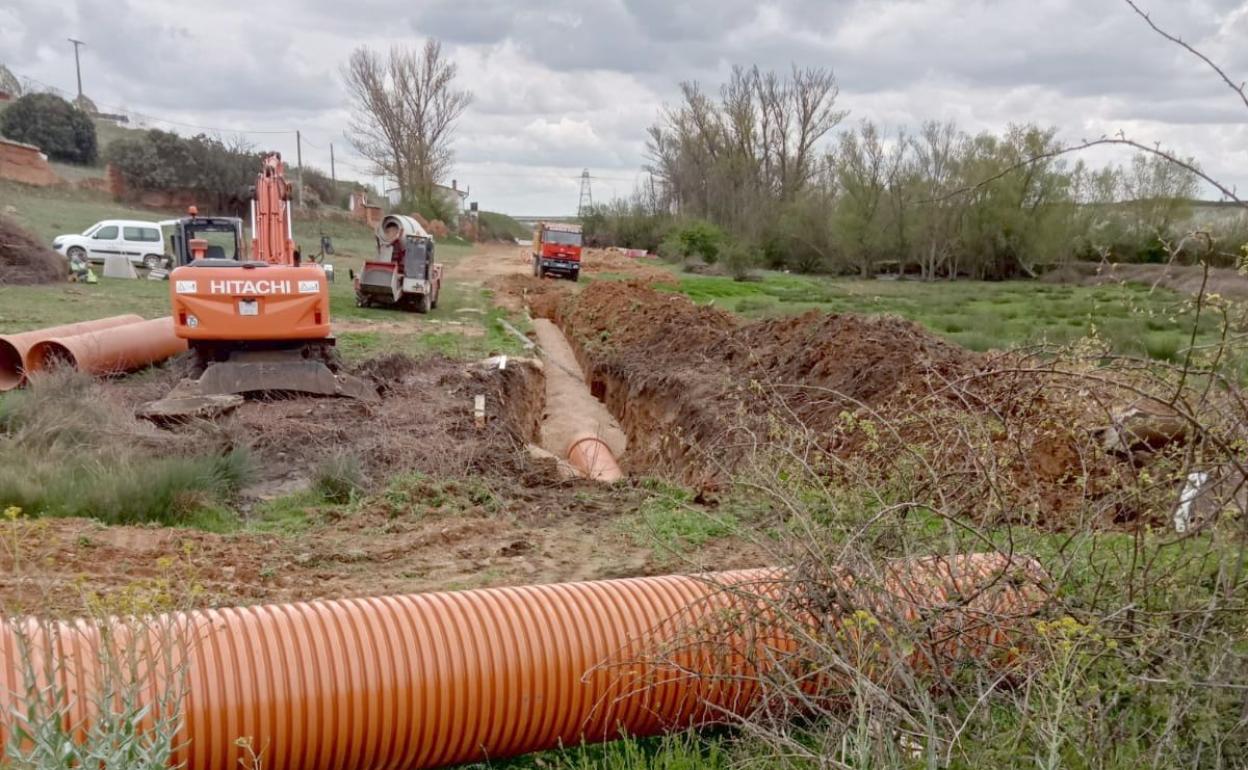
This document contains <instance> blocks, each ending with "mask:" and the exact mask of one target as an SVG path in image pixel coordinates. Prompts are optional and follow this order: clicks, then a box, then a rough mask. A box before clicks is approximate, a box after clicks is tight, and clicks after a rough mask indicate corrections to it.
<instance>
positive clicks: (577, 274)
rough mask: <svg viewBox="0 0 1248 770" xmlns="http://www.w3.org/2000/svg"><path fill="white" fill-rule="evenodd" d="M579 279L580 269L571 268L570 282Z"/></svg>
mask: <svg viewBox="0 0 1248 770" xmlns="http://www.w3.org/2000/svg"><path fill="white" fill-rule="evenodd" d="M579 280H581V271H580V270H573V271H572V282H573V283H576V282H577V281H579Z"/></svg>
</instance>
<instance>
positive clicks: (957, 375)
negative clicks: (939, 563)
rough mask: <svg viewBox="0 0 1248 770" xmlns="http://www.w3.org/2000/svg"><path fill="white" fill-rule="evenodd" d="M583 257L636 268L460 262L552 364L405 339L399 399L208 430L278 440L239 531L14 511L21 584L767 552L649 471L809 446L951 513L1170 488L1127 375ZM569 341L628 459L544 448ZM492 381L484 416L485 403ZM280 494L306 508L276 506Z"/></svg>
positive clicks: (1123, 516)
mask: <svg viewBox="0 0 1248 770" xmlns="http://www.w3.org/2000/svg"><path fill="white" fill-rule="evenodd" d="M586 270H587V271H589V272H590V274H591V275H592V274H593V272H594V271H598V272H599V274H600V275H608V274H609V275H610V277H614V278H620V277H623V278H624V279H626V280H615V281H595V282H582V283H578V284H573V283H571V282H567V281H552V280H538V279H535V278H533V277H532V275H531V265H530V262H529V259H528V255H527V251H526V250H525V249H523V248H519V247H512V246H501V245H498V246H490V247H483V248H480V249H478V250H476V251H474V252H473V253H472V254H471V255H469V256H468V257H466V258H464V259H463V260H461V261H460V262H459V263H458V264H457V265H455V266H454V268H453V270H452V271H451V278H450V279H451V280H457V281H465V282H476V283H479V284H481V285H483V286H485V287H488V288H490V289H492V290H493V291H494V295H495V301H496V302H498V303H499V304H501V305H503V306H505V307H508V308H511V309H513V310H517V311H525V312H529V313H531V314H532V316H533V317H536V318H542V319H548V320H549V321H550V322H551V324H550V326H548V327H546V328H545V329H544V330H543V335H544V336H545V340H544V341H545V343H546V344H545V345H544V346H539V347H538V348H537V349H536V350H535V353H534V354H535V355H541V354H543V353H547V355H549V353H548V351H545V350H543V347H548V348H550V349H551V350H552V351H554V353H555V355H554V358H548V359H547V362H546V364H544V365H543V364H541V363H538V362H527V361H516V360H512V361H511V362H510V363H509V365H508V366H507V368H506V369H505V370H502V371H500V370H499V369H498V367H497V364H493V365H488V364H485V363H483V362H467V363H465V362H461V361H452V360H448V359H441V358H429V359H424V360H419V361H415V360H411V359H406V358H402V357H390V358H385V359H379V360H375V361H371V362H368V363H366V364H365V365H363V366H361V367H360V370H359V372H358V374H360V375H361V376H365V377H370V378H372V379H373V380H374V382H376V383H377V384H378V386H379V387H380V388H381V389H382V392H383V395H384V398H383V400H382V402H381V403H380V404H378V405H367V404H361V403H356V402H350V401H342V400H333V399H302V398H296V399H288V400H277V401H269V402H248V403H247V404H246V405H245V406H244V407H243V408H242V409H241V410H239V411H238V412H237V413H236V414H235V415H233V416H232V417H230V418H229V419H227V420H225V421H223V422H221V423H220V424H218V425H215V426H212V427H211V428H204V427H202V426H201V427H199V428H197V429H196V430H197V431H199V433H197V434H195V435H196V436H199V437H202V436H203V435H204V433H203V432H204V431H208V432H210V433H212V434H213V438H212V440H213V441H215V442H217V443H222V442H224V443H225V444H232V445H242V446H247V447H249V448H250V449H251V451H252V453H253V457H255V458H257V459H256V463H257V468H256V478H255V479H254V480H253V481H252V483H251V484H250V485H249V486H248V488H247V489H245V490H244V491H243V493H242V495H241V496H240V499H239V500H238V501H237V507H238V509H239V510H240V511H242V513H243V515H244V518H245V522H244V526H243V527H242V528H241V530H239V531H236V532H232V533H229V534H213V533H209V532H204V531H199V530H190V529H171V528H160V527H104V526H102V525H100V524H97V523H94V522H90V521H83V520H41V521H35V522H17V523H15V524H13V525H12V526H10V527H9V529H8V530H7V532H6V536H5V538H4V539H3V540H2V541H0V542H3V544H4V547H3V548H0V604H2V605H3V606H6V607H9V608H26V609H40V610H42V611H44V612H50V613H58V614H63V613H70V612H74V611H77V610H78V609H80V608H81V607H82V605H83V596H84V594H89V593H91V592H98V591H104V590H115V589H121V588H124V587H130V588H131V589H133V588H134V587H135V586H136V585H137V586H138V587H139V588H143V587H144V586H146V587H149V588H150V587H152V586H154V587H155V590H168V591H172V592H173V593H175V594H177V595H178V596H179V597H181V600H182V601H189V602H192V603H194V604H197V605H219V604H226V603H240V602H241V603H252V602H264V601H283V600H304V599H314V598H320V597H342V596H354V595H364V594H380V593H401V592H413V591H425V590H431V589H449V588H464V587H477V586H486V585H504V584H522V583H540V582H552V581H566V580H579V579H593V578H606V577H618V576H625V575H642V574H655V573H661V572H669V571H673V570H677V569H679V570H696V569H700V568H703V567H708V568H711V567H713V568H716V569H723V568H733V567H746V566H760V565H762V564H765V563H767V562H768V557H767V555H766V553H765V552H764V551H763V550H762V549H761V548H760V547H758V546H756V545H754V544H751V543H749V542H746V541H745V540H742V539H739V538H736V537H722V538H717V539H716V538H712V539H711V540H710V541H709V542H707V543H706V544H704V545H702V546H700V547H696V548H690V549H686V550H685V551H683V552H682V553H680V554H672V553H670V552H667V551H664V550H663V549H662V548H661V547H658V546H656V543H655V542H654V541H652V540H648V539H647V537H646V536H645V533H644V532H639V531H638V527H637V521H638V520H639V519H640V517H641V513H642V511H644V510H646V509H647V506H649V505H651V504H652V502H653V499H654V496H655V494H656V492H655V487H654V485H652V484H649V483H646V482H644V481H642V480H643V479H661V480H667V481H670V482H674V483H679V484H681V485H683V486H685V487H687V488H690V489H691V490H692V492H693V494H694V495H696V497H694V498H693V502H690V503H688V505H690V506H696V507H697V508H698V510H705V509H706V506H714V505H715V504H716V501H717V500H721V499H723V497H724V496H725V495H726V494H727V491H728V487H729V486H730V483H731V480H732V479H733V478H741V477H746V478H748V479H751V480H752V481H755V482H758V483H760V484H763V485H766V484H774V483H777V480H784V483H786V484H789V485H790V486H791V485H792V484H793V483H794V482H793V479H794V478H796V477H795V476H794V475H793V471H794V469H795V468H798V470H800V471H801V472H809V473H811V474H814V475H817V476H818V477H820V478H823V479H828V478H830V479H832V480H834V481H836V482H837V483H838V484H839V485H840V487H841V488H843V489H847V490H851V491H869V490H871V489H876V488H882V486H880V485H883V484H884V483H885V482H886V481H887V482H888V483H890V484H894V485H896V484H898V483H902V484H908V485H910V486H909V487H908V488H906V487H904V486H903V487H897V486H894V487H893V488H892V490H891V492H890V494H892V495H904V494H907V493H911V492H913V493H914V494H916V495H922V496H923V499H926V500H931V499H937V500H940V501H942V503H943V510H941V511H940V512H939V513H940V514H941V515H945V516H948V517H951V518H956V519H960V520H965V521H967V522H971V523H976V524H978V523H983V524H994V525H995V524H1000V523H1002V522H1024V523H1027V524H1030V525H1037V526H1040V527H1042V528H1050V529H1058V530H1072V529H1077V528H1080V527H1089V526H1092V527H1100V526H1114V525H1115V524H1117V523H1122V522H1131V521H1135V520H1136V519H1138V517H1139V516H1140V511H1142V510H1150V511H1153V512H1154V513H1155V512H1156V511H1157V510H1162V509H1163V508H1164V505H1158V500H1156V499H1143V498H1141V497H1139V496H1138V495H1136V496H1133V495H1135V493H1122V492H1121V490H1125V489H1132V490H1138V489H1139V484H1138V483H1137V484H1132V483H1127V482H1128V481H1129V480H1130V479H1133V478H1136V477H1137V476H1138V474H1139V473H1140V470H1141V468H1148V467H1150V465H1149V464H1150V463H1152V462H1154V460H1153V459H1151V458H1152V457H1154V456H1149V457H1144V458H1143V459H1141V457H1140V455H1139V454H1138V453H1137V454H1134V455H1132V454H1126V455H1124V454H1121V453H1120V454H1115V453H1113V452H1109V451H1106V449H1105V447H1104V446H1103V443H1102V438H1101V430H1102V429H1103V428H1104V426H1105V425H1107V424H1109V423H1111V422H1112V419H1113V415H1114V413H1115V411H1116V410H1117V409H1119V408H1120V407H1121V406H1123V405H1124V403H1125V394H1127V393H1129V389H1124V388H1120V387H1117V386H1115V385H1112V384H1106V383H1104V382H1101V383H1099V384H1097V383H1094V382H1092V381H1089V380H1087V379H1086V378H1081V377H1079V376H1078V375H1079V373H1078V372H1072V371H1069V370H1061V371H1058V370H1057V369H1055V368H1052V367H1051V366H1050V365H1049V364H1046V363H1040V362H1036V361H1029V360H1025V359H1021V358H1018V357H1010V356H996V357H990V356H986V355H982V354H977V353H972V352H969V351H966V350H964V349H962V348H959V347H957V346H956V345H953V344H950V343H947V342H945V341H943V340H941V339H939V338H937V337H935V336H934V335H932V334H930V333H928V332H926V331H925V330H923V329H922V328H920V327H918V326H916V325H914V324H911V323H909V322H907V321H904V320H901V319H897V318H889V317H880V318H864V317H860V316H853V315H837V314H820V313H810V314H807V315H803V316H798V317H793V318H782V319H772V320H765V321H759V322H754V323H746V322H743V321H742V320H741V319H740V318H738V317H736V316H734V315H732V314H729V313H726V312H723V311H720V310H716V309H713V308H709V307H705V306H699V305H696V304H694V303H692V302H690V301H689V300H688V299H686V298H684V297H682V296H678V295H674V294H670V293H666V292H662V291H658V290H656V289H655V288H654V283H655V281H656V280H657V279H659V278H662V277H664V276H667V275H670V274H669V273H666V272H665V271H663V270H661V269H660V268H657V267H654V266H652V265H647V264H645V263H639V262H636V261H635V260H631V259H629V258H628V257H624V256H623V255H619V254H614V253H608V252H591V253H590V254H588V255H587V258H586ZM422 323H423V322H422ZM556 329H561V330H562V331H563V332H564V333H565V335H566V339H567V341H568V342H569V343H570V347H569V348H567V349H565V350H562V352H560V351H559V350H557V349H556V348H558V346H556V345H554V344H553V343H552V342H551V340H550V339H549V335H550V333H552V332H553V331H554V330H556ZM560 362H562V363H560ZM552 365H554V366H555V367H556V368H557V369H558V370H559V371H561V372H566V371H569V370H573V369H575V368H576V367H578V366H579V368H580V370H581V371H582V372H583V376H584V378H585V380H586V381H587V384H588V386H589V391H590V392H592V394H593V396H595V397H597V398H598V399H600V400H601V402H602V404H603V405H605V407H606V410H605V411H604V410H601V406H600V405H598V404H596V403H595V402H593V401H592V400H590V405H591V406H593V407H595V408H597V409H598V410H599V411H597V412H595V413H593V415H591V418H590V419H592V420H594V421H595V424H596V425H598V426H599V428H600V429H601V431H602V432H609V431H613V430H616V427H615V426H616V424H617V423H618V430H619V433H618V434H612V443H614V444H615V445H616V447H617V449H619V450H622V451H621V458H620V459H621V462H622V465H623V466H624V468H625V470H626V471H627V472H629V473H630V475H631V478H630V480H629V481H627V482H625V483H622V484H619V485H616V486H613V487H608V486H603V485H596V484H591V483H588V482H584V481H577V480H569V479H568V478H567V477H566V474H565V473H562V472H561V469H560V468H559V466H558V464H557V463H556V462H555V461H554V460H553V459H552V458H551V457H550V455H549V453H543V452H540V451H538V450H536V449H535V445H541V444H543V443H545V444H546V446H547V448H548V449H549V448H552V447H553V448H554V449H555V450H557V449H558V447H557V446H555V445H556V444H559V443H564V442H566V435H565V434H566V433H567V432H568V430H570V428H569V427H568V425H567V423H566V421H565V420H564V419H563V418H565V417H566V416H567V415H566V414H565V410H562V409H561V408H560V405H561V404H562V405H564V406H566V405H567V404H571V403H574V402H575V401H576V400H577V399H572V398H570V397H568V396H567V395H566V394H565V395H560V393H561V391H559V388H560V387H566V386H567V385H568V383H567V382H564V383H562V384H560V383H558V382H555V381H553V380H550V379H548V376H547V375H548V371H547V370H548V369H550V367H551V366H552ZM1046 367H1049V368H1046ZM173 377H174V375H173V373H172V372H169V373H167V374H165V375H161V374H159V373H156V374H153V373H148V374H146V375H144V376H142V377H137V378H130V379H127V380H121V381H114V382H107V383H101V384H100V385H99V389H100V391H99V392H100V395H101V397H102V398H106V399H108V400H109V401H110V402H112V403H117V404H122V405H125V406H135V405H138V404H139V403H142V402H143V401H145V400H148V399H151V398H155V397H157V396H159V395H161V393H163V392H164V391H165V390H166V389H167V388H168V387H169V386H170V384H171V382H172V378H173ZM1127 384H1132V383H1127ZM552 388H554V390H553V395H552V390H551V389H552ZM479 395H484V396H485V399H486V414H487V419H486V421H485V423H484V425H481V424H478V422H477V420H476V419H475V418H474V413H473V402H474V398H475V397H476V396H479ZM552 400H553V401H558V402H559V403H552V402H551V401H552ZM588 413H589V412H587V414H588ZM543 438H545V441H543ZM188 440H190V438H188ZM554 453H555V454H557V451H555V452H554ZM336 456H347V457H349V458H351V459H352V460H353V461H354V462H357V463H358V465H359V468H360V471H361V474H362V481H363V486H362V489H361V491H360V492H359V493H358V495H357V496H356V498H355V500H354V501H353V502H352V503H350V504H348V505H335V506H321V505H317V504H316V503H315V502H312V503H307V502H301V498H300V497H299V495H301V494H303V493H304V491H305V490H307V489H308V488H309V486H311V485H312V484H313V483H314V479H315V478H316V477H317V468H318V467H319V466H320V465H321V464H323V463H324V462H325V460H326V458H332V457H336ZM1155 456H1164V453H1159V454H1157V455H1155ZM563 470H566V469H563ZM898 480H901V481H900V482H899V481H898ZM1170 491H1171V490H1168V489H1160V490H1159V491H1158V495H1159V496H1160V497H1161V498H1164V497H1165V495H1169V494H1170ZM275 505H281V506H282V510H283V511H284V512H285V513H284V514H283V517H278V518H277V520H276V521H274V520H272V519H273V517H272V512H273V506H275ZM682 505H685V503H682ZM266 512H267V513H266ZM265 516H268V517H269V518H268V519H265V518H264V517H265ZM1159 523H1164V522H1159ZM192 586H194V587H197V590H196V591H195V592H191V591H189V589H190V587H192Z"/></svg>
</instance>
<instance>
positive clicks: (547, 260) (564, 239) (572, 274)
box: [533, 222, 581, 281]
mask: <svg viewBox="0 0 1248 770" xmlns="http://www.w3.org/2000/svg"><path fill="white" fill-rule="evenodd" d="M533 275H535V276H537V277H538V278H544V277H546V276H547V275H554V276H558V277H561V278H567V279H568V280H570V281H576V280H579V279H580V277H581V226H580V225H569V224H564V223H562V222H540V223H538V225H537V228H536V229H535V230H534V231H533Z"/></svg>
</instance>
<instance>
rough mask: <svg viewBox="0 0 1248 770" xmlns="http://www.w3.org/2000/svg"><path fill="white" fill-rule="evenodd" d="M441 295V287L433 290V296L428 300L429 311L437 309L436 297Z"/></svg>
mask: <svg viewBox="0 0 1248 770" xmlns="http://www.w3.org/2000/svg"><path fill="white" fill-rule="evenodd" d="M441 293H442V287H441V286H439V287H438V288H436V289H434V290H433V296H431V297H430V298H429V309H430V310H437V308H438V295H439V294H441Z"/></svg>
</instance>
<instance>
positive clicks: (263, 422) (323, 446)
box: [104, 354, 543, 491]
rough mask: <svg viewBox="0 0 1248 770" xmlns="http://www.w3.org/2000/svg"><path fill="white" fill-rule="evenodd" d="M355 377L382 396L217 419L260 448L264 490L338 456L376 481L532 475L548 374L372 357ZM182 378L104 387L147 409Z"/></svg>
mask: <svg viewBox="0 0 1248 770" xmlns="http://www.w3.org/2000/svg"><path fill="white" fill-rule="evenodd" d="M173 369H176V367H174V368H173ZM352 373H353V374H355V375H356V376H359V377H362V378H364V379H367V380H369V381H371V382H372V383H373V384H374V385H376V386H377V387H378V390H379V392H380V393H381V395H382V400H381V401H380V402H379V403H376V404H367V403H364V402H360V401H353V400H350V399H338V398H301V397H296V398H277V399H273V400H249V401H247V402H246V403H245V404H243V406H242V407H241V408H240V409H239V410H238V411H237V412H236V413H234V414H233V415H231V416H230V417H229V418H226V419H224V420H221V421H219V422H218V423H217V426H216V427H217V428H218V429H219V430H221V431H225V432H228V434H229V435H230V436H231V437H233V440H234V441H236V442H238V443H242V444H245V445H247V446H249V447H250V448H251V449H252V452H253V455H254V456H255V457H256V458H257V459H258V463H257V465H258V467H257V472H258V474H259V476H260V479H259V481H260V482H261V484H260V488H261V489H262V490H263V488H264V486H265V485H269V486H276V487H280V486H281V484H282V482H290V483H291V484H292V485H293V484H296V483H297V482H298V481H300V480H306V479H307V478H308V477H309V476H310V475H311V474H312V473H314V471H315V469H316V468H317V466H318V465H319V464H321V463H323V462H324V461H325V460H326V458H328V457H332V456H334V455H350V456H351V457H352V458H353V459H354V460H355V461H357V462H358V463H359V466H360V468H361V470H362V471H363V473H364V475H365V477H366V479H365V480H366V481H368V482H372V483H377V482H380V481H383V480H384V479H385V478H387V477H388V476H389V475H391V474H392V473H395V472H399V471H410V470H414V469H415V470H419V471H420V472H421V473H426V474H430V475H438V476H454V477H464V476H468V475H476V474H486V475H498V474H519V473H523V472H524V471H525V470H526V468H525V461H524V457H525V453H524V446H525V444H527V443H529V442H531V441H533V440H534V437H535V436H536V435H537V432H538V424H539V422H540V420H541V415H542V401H543V396H542V385H543V379H542V375H541V372H540V370H539V369H538V367H537V366H536V364H534V363H533V362H528V361H524V360H517V359H512V360H510V361H509V362H508V366H507V368H506V369H504V370H501V371H500V370H499V369H498V368H497V366H494V365H487V364H478V365H465V364H464V363H463V362H462V361H453V360H450V359H446V358H441V357H436V356H435V357H431V358H426V359H419V360H418V359H414V358H410V357H408V356H404V355H399V354H395V355H389V356H384V357H381V358H377V359H372V360H370V361H366V362H364V363H362V364H361V365H360V366H359V367H357V368H356V369H355V370H354V371H353V372H352ZM176 376H177V375H176V371H172V370H171V371H170V373H169V375H168V376H166V377H153V378H151V379H149V380H147V381H145V382H143V383H141V384H131V383H128V382H124V381H123V382H117V383H113V384H106V385H105V386H104V387H106V388H107V389H108V390H109V393H110V396H109V397H110V399H111V400H115V401H121V402H122V403H124V404H126V405H127V406H130V407H137V406H138V405H139V404H142V403H144V402H145V401H149V400H153V399H156V398H159V397H160V396H161V395H162V394H163V393H164V392H165V391H167V390H168V389H169V388H170V386H171V382H172V381H173V380H175V379H176ZM477 395H484V396H485V402H486V414H487V417H488V419H487V420H486V423H485V425H484V426H477V424H476V420H475V417H474V414H473V401H474V398H475V397H476V396H477ZM279 491H281V490H280V489H279Z"/></svg>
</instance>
